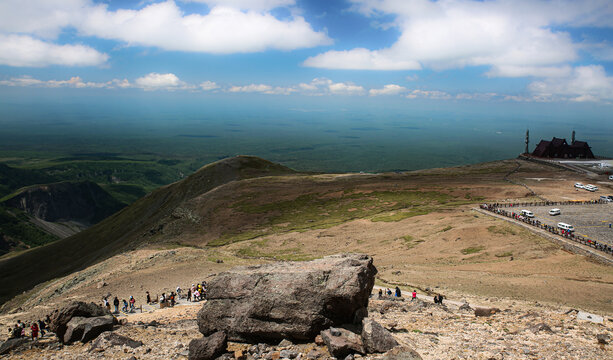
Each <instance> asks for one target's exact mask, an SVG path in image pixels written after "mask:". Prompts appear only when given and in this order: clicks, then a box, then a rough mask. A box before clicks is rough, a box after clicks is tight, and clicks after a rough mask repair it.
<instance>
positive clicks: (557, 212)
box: [549, 209, 562, 216]
mask: <svg viewBox="0 0 613 360" xmlns="http://www.w3.org/2000/svg"><path fill="white" fill-rule="evenodd" d="M561 213H562V212H561V211H560V209H551V210H549V215H551V216H556V215H560V214H561Z"/></svg>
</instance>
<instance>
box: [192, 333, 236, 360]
mask: <svg viewBox="0 0 613 360" xmlns="http://www.w3.org/2000/svg"><path fill="white" fill-rule="evenodd" d="M227 347H228V337H227V336H226V333H224V332H223V331H218V332H216V333H214V334H211V336H208V337H203V338H202V339H194V340H192V341H190V343H189V356H188V359H189V360H209V359H215V358H217V357H218V356H220V355H222V354H223V353H224V352H225V351H226V348H227Z"/></svg>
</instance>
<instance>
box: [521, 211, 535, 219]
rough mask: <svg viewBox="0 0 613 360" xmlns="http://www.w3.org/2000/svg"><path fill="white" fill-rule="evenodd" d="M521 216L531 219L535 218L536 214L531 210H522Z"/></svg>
mask: <svg viewBox="0 0 613 360" xmlns="http://www.w3.org/2000/svg"><path fill="white" fill-rule="evenodd" d="M520 214H522V215H523V216H525V217H529V218H533V217H534V213H533V212H532V211H530V210H522V211H521V213H520Z"/></svg>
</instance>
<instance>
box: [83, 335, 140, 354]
mask: <svg viewBox="0 0 613 360" xmlns="http://www.w3.org/2000/svg"><path fill="white" fill-rule="evenodd" d="M142 345H143V342H142V341H136V340H133V339H131V338H129V337H127V336H123V335H119V334H116V333H114V332H112V331H105V332H103V333H102V334H100V335H98V337H97V338H96V340H94V342H93V343H92V346H91V347H90V348H89V350H88V351H89V352H91V351H94V350H96V349H106V348H109V347H112V346H128V347H131V348H133V349H135V348H137V347H139V346H142Z"/></svg>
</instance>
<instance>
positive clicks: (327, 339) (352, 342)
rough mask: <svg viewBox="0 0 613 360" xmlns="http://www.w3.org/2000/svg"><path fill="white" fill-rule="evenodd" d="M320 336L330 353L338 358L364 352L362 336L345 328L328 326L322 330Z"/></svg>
mask: <svg viewBox="0 0 613 360" xmlns="http://www.w3.org/2000/svg"><path fill="white" fill-rule="evenodd" d="M321 337H322V339H323V340H324V343H325V344H326V346H327V347H328V351H330V354H332V355H333V356H334V357H336V358H338V359H343V358H345V356H348V355H351V354H355V353H360V354H364V353H365V351H364V344H363V343H362V338H360V336H359V335H357V334H355V333H353V332H351V331H349V330H347V329H343V328H330V329H328V330H324V331H322V332H321Z"/></svg>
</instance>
